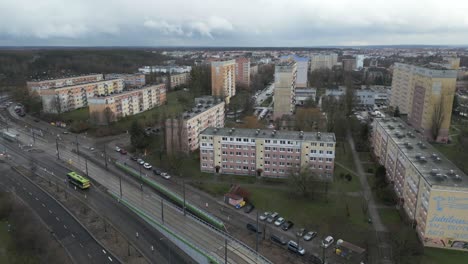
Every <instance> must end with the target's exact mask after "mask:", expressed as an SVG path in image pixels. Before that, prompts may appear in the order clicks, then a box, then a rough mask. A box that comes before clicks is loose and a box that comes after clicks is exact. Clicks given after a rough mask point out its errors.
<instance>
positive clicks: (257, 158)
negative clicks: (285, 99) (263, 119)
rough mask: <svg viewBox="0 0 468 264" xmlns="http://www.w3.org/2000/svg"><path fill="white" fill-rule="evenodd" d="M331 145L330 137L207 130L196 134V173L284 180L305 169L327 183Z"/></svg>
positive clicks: (333, 141) (331, 161)
mask: <svg viewBox="0 0 468 264" xmlns="http://www.w3.org/2000/svg"><path fill="white" fill-rule="evenodd" d="M335 144H336V139H335V134H333V133H320V132H302V131H276V130H266V129H248V128H214V127H209V128H207V129H205V130H204V131H203V132H202V133H200V169H201V171H203V172H210V173H212V172H217V173H222V174H236V175H250V176H254V177H255V176H263V177H272V178H286V177H288V175H289V174H290V173H291V172H292V171H294V172H297V171H299V170H301V169H305V168H308V169H309V170H310V171H311V172H313V173H315V174H316V175H317V177H319V178H320V179H324V180H331V179H332V177H333V170H334V162H335Z"/></svg>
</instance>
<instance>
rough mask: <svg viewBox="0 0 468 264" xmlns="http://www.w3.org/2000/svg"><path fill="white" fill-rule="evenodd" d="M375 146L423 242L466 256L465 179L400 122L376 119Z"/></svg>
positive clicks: (467, 188)
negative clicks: (457, 251)
mask: <svg viewBox="0 0 468 264" xmlns="http://www.w3.org/2000/svg"><path fill="white" fill-rule="evenodd" d="M372 146H373V152H374V154H375V156H376V158H377V160H378V162H379V163H380V164H382V165H383V166H385V168H386V177H387V180H388V182H389V183H390V184H391V186H392V187H393V189H394V191H395V193H396V195H397V197H398V201H399V204H400V206H401V207H402V208H403V209H404V211H405V213H406V215H407V216H408V218H409V219H410V220H411V221H412V222H413V224H414V226H415V227H416V232H417V234H418V236H419V238H420V239H421V241H422V243H423V244H424V245H425V246H430V247H440V248H448V249H457V250H464V251H467V250H468V228H467V225H468V177H467V175H466V174H464V173H463V172H462V171H461V170H459V169H458V168H457V167H456V166H455V165H453V164H452V163H451V162H450V161H449V160H448V159H446V158H445V157H444V156H443V155H442V154H441V153H440V152H438V151H437V150H436V149H435V148H434V147H432V146H431V145H430V144H428V143H427V142H426V141H425V140H424V138H423V137H422V136H420V135H419V134H418V133H417V131H415V130H414V129H413V128H411V127H409V126H407V125H406V124H405V123H404V122H403V121H402V120H400V119H396V118H386V119H385V118H384V119H375V120H374V123H373V129H372Z"/></svg>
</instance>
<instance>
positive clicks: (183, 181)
mask: <svg viewBox="0 0 468 264" xmlns="http://www.w3.org/2000/svg"><path fill="white" fill-rule="evenodd" d="M182 186H183V190H184V215H186V210H185V180H182Z"/></svg>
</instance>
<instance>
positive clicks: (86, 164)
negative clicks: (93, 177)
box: [85, 159, 89, 177]
mask: <svg viewBox="0 0 468 264" xmlns="http://www.w3.org/2000/svg"><path fill="white" fill-rule="evenodd" d="M85 166H86V177H89V174H88V159H85Z"/></svg>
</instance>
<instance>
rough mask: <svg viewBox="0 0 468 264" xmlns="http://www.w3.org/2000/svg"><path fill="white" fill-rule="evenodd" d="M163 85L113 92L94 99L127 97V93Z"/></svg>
mask: <svg viewBox="0 0 468 264" xmlns="http://www.w3.org/2000/svg"><path fill="white" fill-rule="evenodd" d="M162 84H163V83H160V84H150V85H145V86H142V87H138V88H133V89H125V90H122V91H114V92H112V93H111V94H108V95H98V96H95V97H93V98H102V99H106V98H109V97H113V96H117V95H125V94H127V93H132V92H137V91H139V90H144V89H147V88H150V87H152V86H160V85H162Z"/></svg>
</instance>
